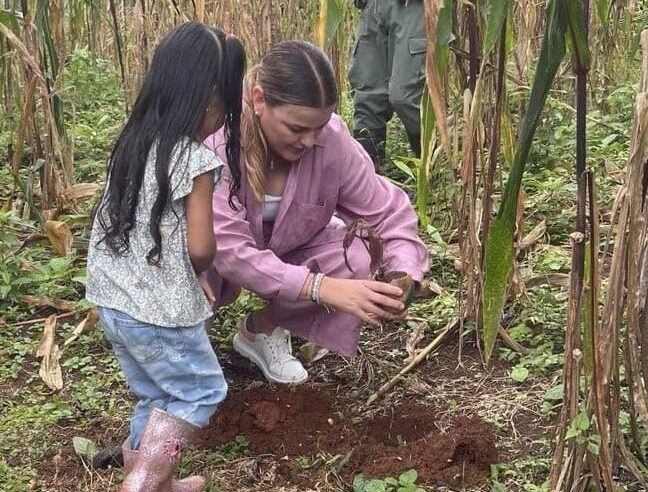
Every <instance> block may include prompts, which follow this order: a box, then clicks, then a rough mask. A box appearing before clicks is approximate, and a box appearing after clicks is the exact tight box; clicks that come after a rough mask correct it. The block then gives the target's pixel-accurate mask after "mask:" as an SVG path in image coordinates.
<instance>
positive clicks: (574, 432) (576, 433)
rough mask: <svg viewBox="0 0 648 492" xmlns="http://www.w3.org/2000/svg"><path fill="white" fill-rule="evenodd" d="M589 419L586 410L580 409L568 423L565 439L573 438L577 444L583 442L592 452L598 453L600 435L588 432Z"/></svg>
mask: <svg viewBox="0 0 648 492" xmlns="http://www.w3.org/2000/svg"><path fill="white" fill-rule="evenodd" d="M589 428H590V419H589V416H588V415H587V412H585V411H582V412H580V413H579V414H578V415H576V417H574V419H573V420H572V421H571V423H570V424H569V428H568V429H567V433H566V434H565V440H568V439H575V440H576V442H577V443H578V444H585V446H586V447H587V450H588V451H589V452H590V453H592V454H598V452H599V448H600V446H601V437H600V436H599V435H598V434H589V433H588V432H587V431H588V430H589Z"/></svg>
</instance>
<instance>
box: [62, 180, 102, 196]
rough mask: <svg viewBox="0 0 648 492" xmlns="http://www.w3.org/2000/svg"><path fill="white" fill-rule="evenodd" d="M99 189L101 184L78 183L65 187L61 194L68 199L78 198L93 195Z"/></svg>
mask: <svg viewBox="0 0 648 492" xmlns="http://www.w3.org/2000/svg"><path fill="white" fill-rule="evenodd" d="M100 190H101V186H100V185H98V184H96V183H78V184H75V185H72V186H70V187H69V188H66V189H65V190H63V192H62V193H61V194H62V195H63V197H65V198H66V199H68V200H80V199H82V198H88V197H93V196H94V195H95V194H96V193H97V192H98V191H100Z"/></svg>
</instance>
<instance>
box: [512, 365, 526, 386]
mask: <svg viewBox="0 0 648 492" xmlns="http://www.w3.org/2000/svg"><path fill="white" fill-rule="evenodd" d="M528 377H529V370H528V369H527V368H526V367H524V366H517V367H514V368H513V370H512V371H511V379H512V380H513V381H515V382H516V383H523V382H524V381H526V379H527V378H528Z"/></svg>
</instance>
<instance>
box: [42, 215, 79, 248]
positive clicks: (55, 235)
mask: <svg viewBox="0 0 648 492" xmlns="http://www.w3.org/2000/svg"><path fill="white" fill-rule="evenodd" d="M45 229H46V233H47V237H48V238H49V240H50V242H51V243H52V247H53V248H54V251H56V253H57V254H59V255H61V256H66V255H68V254H70V252H71V251H72V241H73V237H72V231H71V230H70V228H69V227H68V225H67V224H66V223H65V222H61V221H60V220H48V221H47V222H46V223H45Z"/></svg>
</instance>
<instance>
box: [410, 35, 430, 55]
mask: <svg viewBox="0 0 648 492" xmlns="http://www.w3.org/2000/svg"><path fill="white" fill-rule="evenodd" d="M408 46H409V54H410V55H420V54H422V53H425V52H426V51H427V39H425V38H409V43H408Z"/></svg>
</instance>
